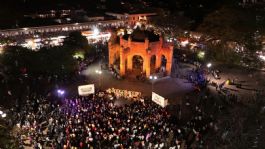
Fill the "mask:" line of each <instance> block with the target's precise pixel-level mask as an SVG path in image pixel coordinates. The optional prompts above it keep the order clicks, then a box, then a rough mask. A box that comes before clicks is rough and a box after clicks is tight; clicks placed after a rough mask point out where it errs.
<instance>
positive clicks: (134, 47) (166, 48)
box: [108, 31, 173, 77]
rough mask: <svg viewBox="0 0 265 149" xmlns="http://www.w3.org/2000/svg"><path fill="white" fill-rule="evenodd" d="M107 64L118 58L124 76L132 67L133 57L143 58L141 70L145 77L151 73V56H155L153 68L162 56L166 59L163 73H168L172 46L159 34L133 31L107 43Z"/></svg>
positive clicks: (169, 71)
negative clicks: (117, 40) (116, 40)
mask: <svg viewBox="0 0 265 149" xmlns="http://www.w3.org/2000/svg"><path fill="white" fill-rule="evenodd" d="M108 46H109V65H110V66H112V65H113V64H114V62H115V61H116V60H119V68H120V75H121V76H124V75H125V74H126V73H127V72H130V71H131V70H132V69H133V57H134V56H140V57H141V58H142V59H143V66H142V71H143V73H145V74H146V77H149V76H150V75H151V58H154V57H155V69H159V68H160V67H161V64H162V57H163V58H165V59H166V64H165V73H166V74H167V75H170V73H171V66H172V55H173V46H172V45H167V43H164V40H163V38H162V37H161V36H159V35H155V36H154V37H152V36H149V35H148V34H147V33H146V32H145V31H140V32H139V31H138V32H135V31H134V32H133V33H132V34H131V35H124V36H120V37H119V42H112V41H111V40H110V41H109V43H108Z"/></svg>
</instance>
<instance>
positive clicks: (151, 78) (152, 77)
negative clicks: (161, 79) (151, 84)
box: [149, 76, 157, 80]
mask: <svg viewBox="0 0 265 149" xmlns="http://www.w3.org/2000/svg"><path fill="white" fill-rule="evenodd" d="M149 79H150V80H156V79H157V76H150V77H149Z"/></svg>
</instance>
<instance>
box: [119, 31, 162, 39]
mask: <svg viewBox="0 0 265 149" xmlns="http://www.w3.org/2000/svg"><path fill="white" fill-rule="evenodd" d="M129 37H131V39H132V41H135V42H144V41H145V39H146V38H147V39H148V40H149V42H156V41H159V38H160V36H159V35H158V34H155V33H154V31H152V30H143V29H140V28H137V29H135V30H133V32H132V33H131V34H125V35H124V36H123V39H125V40H128V38H129Z"/></svg>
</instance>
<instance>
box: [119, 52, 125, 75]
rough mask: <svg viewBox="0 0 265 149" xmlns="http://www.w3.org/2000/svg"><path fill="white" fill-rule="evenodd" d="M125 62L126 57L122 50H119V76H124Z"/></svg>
mask: <svg viewBox="0 0 265 149" xmlns="http://www.w3.org/2000/svg"><path fill="white" fill-rule="evenodd" d="M125 60H126V56H125V53H124V51H123V49H122V50H120V75H121V76H124V75H125Z"/></svg>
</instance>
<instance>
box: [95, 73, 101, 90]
mask: <svg viewBox="0 0 265 149" xmlns="http://www.w3.org/2000/svg"><path fill="white" fill-rule="evenodd" d="M95 72H96V74H98V75H99V77H98V84H99V85H98V86H99V88H100V87H101V75H102V71H101V70H96V71H95Z"/></svg>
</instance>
